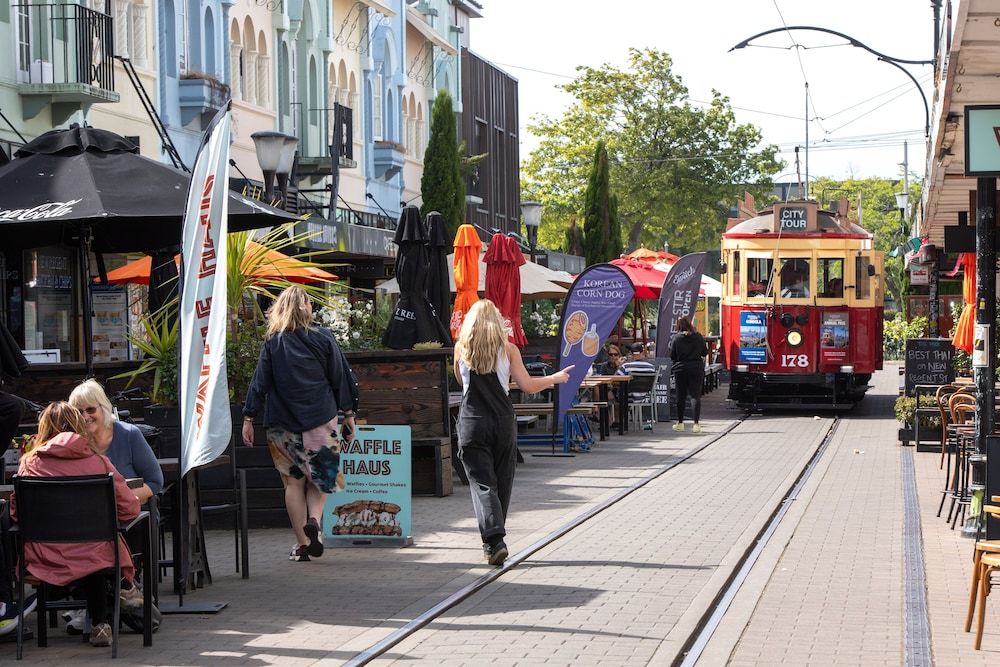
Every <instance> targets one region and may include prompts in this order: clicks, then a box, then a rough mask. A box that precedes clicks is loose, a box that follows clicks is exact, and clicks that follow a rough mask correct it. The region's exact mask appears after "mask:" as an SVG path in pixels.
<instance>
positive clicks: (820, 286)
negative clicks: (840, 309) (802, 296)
mask: <svg viewBox="0 0 1000 667" xmlns="http://www.w3.org/2000/svg"><path fill="white" fill-rule="evenodd" d="M816 296H818V297H820V298H824V299H843V298H844V260H842V259H820V260H819V265H818V266H817V267H816Z"/></svg>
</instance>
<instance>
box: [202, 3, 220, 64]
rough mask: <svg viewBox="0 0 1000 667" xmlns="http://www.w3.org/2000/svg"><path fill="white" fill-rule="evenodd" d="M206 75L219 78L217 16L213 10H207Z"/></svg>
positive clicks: (209, 8)
mask: <svg viewBox="0 0 1000 667" xmlns="http://www.w3.org/2000/svg"><path fill="white" fill-rule="evenodd" d="M204 63H205V74H208V75H209V76H213V77H214V76H218V75H219V70H218V69H217V68H216V66H215V16H214V15H213V14H212V8H211V7H206V8H205V55H204Z"/></svg>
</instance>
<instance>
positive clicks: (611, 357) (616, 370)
mask: <svg viewBox="0 0 1000 667" xmlns="http://www.w3.org/2000/svg"><path fill="white" fill-rule="evenodd" d="M604 349H605V352H606V354H607V357H608V360H607V361H605V362H604V363H599V364H594V375H621V374H622V373H621V372H620V370H621V367H622V365H623V364H624V363H625V356H624V355H623V354H622V351H621V348H620V347H619V346H618V345H616V344H614V343H612V344H610V345H607V346H605V348H604ZM595 398H596V397H595ZM616 404H617V397H616V396H615V392H614V390H612V389H609V390H608V421H610V422H611V428H618V420H617V419H615V405H616Z"/></svg>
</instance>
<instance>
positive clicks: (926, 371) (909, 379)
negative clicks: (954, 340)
mask: <svg viewBox="0 0 1000 667" xmlns="http://www.w3.org/2000/svg"><path fill="white" fill-rule="evenodd" d="M954 353H955V348H954V347H952V344H951V339H950V338H910V339H909V340H907V341H906V354H905V357H904V359H905V369H904V376H905V379H906V395H907V396H912V395H913V388H914V387H915V386H916V385H918V384H948V383H949V382H952V381H954V379H955V367H954V366H952V363H951V361H952V356H953V355H954Z"/></svg>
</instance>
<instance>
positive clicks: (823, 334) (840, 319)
mask: <svg viewBox="0 0 1000 667" xmlns="http://www.w3.org/2000/svg"><path fill="white" fill-rule="evenodd" d="M848 317H849V315H848V313H823V317H822V324H821V326H820V329H819V358H820V362H821V363H824V364H839V363H843V362H845V361H847V346H848V344H849V343H850V333H849V332H850V328H849V327H848V326H847V324H848Z"/></svg>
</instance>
